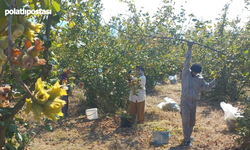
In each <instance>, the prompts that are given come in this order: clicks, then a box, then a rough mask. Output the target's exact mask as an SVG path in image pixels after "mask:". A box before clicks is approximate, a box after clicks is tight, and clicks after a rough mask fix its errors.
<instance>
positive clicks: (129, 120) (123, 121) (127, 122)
mask: <svg viewBox="0 0 250 150" xmlns="http://www.w3.org/2000/svg"><path fill="white" fill-rule="evenodd" d="M132 124H133V117H131V118H126V117H122V116H121V127H122V128H125V127H132Z"/></svg>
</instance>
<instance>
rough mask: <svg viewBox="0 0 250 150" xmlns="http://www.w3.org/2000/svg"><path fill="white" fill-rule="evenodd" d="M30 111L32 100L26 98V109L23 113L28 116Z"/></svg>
mask: <svg viewBox="0 0 250 150" xmlns="http://www.w3.org/2000/svg"><path fill="white" fill-rule="evenodd" d="M31 110H32V100H31V98H26V108H25V110H24V111H25V112H26V114H29V112H30V111H31Z"/></svg>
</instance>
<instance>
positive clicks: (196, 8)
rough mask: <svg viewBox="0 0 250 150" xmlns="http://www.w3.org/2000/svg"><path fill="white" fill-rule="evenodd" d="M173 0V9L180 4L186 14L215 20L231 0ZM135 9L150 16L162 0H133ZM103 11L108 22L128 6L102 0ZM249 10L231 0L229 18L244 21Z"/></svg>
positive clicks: (238, 2)
mask: <svg viewBox="0 0 250 150" xmlns="http://www.w3.org/2000/svg"><path fill="white" fill-rule="evenodd" d="M173 1H175V5H174V7H175V11H176V13H178V12H180V10H181V5H182V6H183V7H182V8H184V9H185V10H186V14H191V13H193V14H194V15H195V16H196V17H197V19H203V21H205V20H212V22H215V18H217V17H219V14H221V10H222V8H223V6H224V5H225V4H226V3H228V2H230V1H231V0H173ZM134 2H135V5H136V7H137V10H140V9H141V7H144V9H142V10H143V11H142V12H149V14H150V15H151V16H152V15H153V14H155V13H156V11H157V9H158V7H162V5H163V3H162V0H134ZM102 3H103V7H104V11H103V13H102V17H103V19H104V20H105V22H108V21H109V19H110V18H111V16H113V15H116V14H118V13H121V14H128V11H127V10H128V7H127V4H126V3H123V2H119V0H102ZM248 14H250V13H249V10H246V9H245V4H244V0H233V2H231V5H230V7H229V14H228V15H229V19H233V18H236V16H237V15H240V16H241V18H242V19H244V20H242V21H246V20H247V17H248Z"/></svg>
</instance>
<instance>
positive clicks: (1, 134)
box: [0, 125, 7, 150]
mask: <svg viewBox="0 0 250 150" xmlns="http://www.w3.org/2000/svg"><path fill="white" fill-rule="evenodd" d="M6 129H7V126H6V125H4V126H1V125H0V149H1V150H2V149H4V145H5V131H6Z"/></svg>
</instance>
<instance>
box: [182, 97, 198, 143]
mask: <svg viewBox="0 0 250 150" xmlns="http://www.w3.org/2000/svg"><path fill="white" fill-rule="evenodd" d="M196 104H197V101H196V100H189V99H184V98H181V118H182V128H183V135H184V139H185V140H190V137H191V134H192V132H193V127H194V125H195V115H196Z"/></svg>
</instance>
